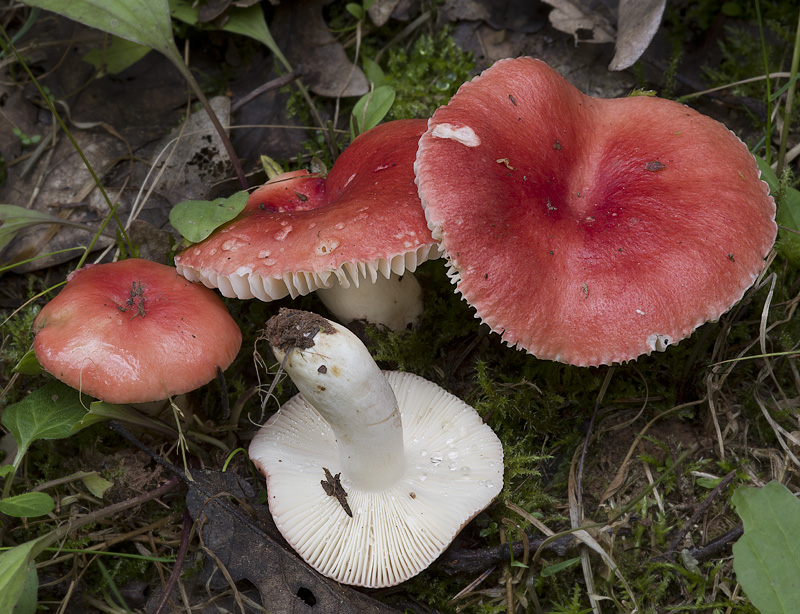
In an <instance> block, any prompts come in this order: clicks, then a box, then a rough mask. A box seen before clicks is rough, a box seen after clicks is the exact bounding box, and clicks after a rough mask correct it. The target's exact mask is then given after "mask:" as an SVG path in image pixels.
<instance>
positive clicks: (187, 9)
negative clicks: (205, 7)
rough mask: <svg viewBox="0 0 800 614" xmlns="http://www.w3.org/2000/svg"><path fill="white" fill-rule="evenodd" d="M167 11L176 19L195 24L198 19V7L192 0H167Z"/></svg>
mask: <svg viewBox="0 0 800 614" xmlns="http://www.w3.org/2000/svg"><path fill="white" fill-rule="evenodd" d="M169 12H170V14H171V15H172V17H174V18H175V19H177V20H178V21H182V22H183V23H188V24H189V25H190V26H196V25H197V23H198V22H199V21H200V7H199V6H194V3H193V2H192V0H169Z"/></svg>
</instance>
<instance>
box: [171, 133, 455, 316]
mask: <svg viewBox="0 0 800 614" xmlns="http://www.w3.org/2000/svg"><path fill="white" fill-rule="evenodd" d="M425 129H426V122H425V120H399V121H394V122H388V123H385V124H381V125H379V126H377V127H375V128H373V129H372V130H369V131H367V132H365V133H363V134H362V135H360V136H359V137H358V138H356V139H355V140H354V141H353V143H352V144H351V145H350V146H349V147H348V148H347V149H346V150H345V151H344V152H343V153H342V154H341V156H339V158H338V159H337V160H336V162H335V163H334V165H333V167H332V168H331V170H330V173H329V174H328V176H327V178H324V177H320V176H318V175H315V174H312V173H308V172H306V171H295V172H291V173H284V174H282V175H279V176H278V177H276V178H275V179H273V180H271V181H269V182H268V183H266V184H265V185H263V186H261V187H260V188H258V189H257V190H255V191H254V192H253V193H252V194H251V195H250V197H249V199H248V201H247V205H246V206H245V209H244V211H242V213H241V214H239V216H237V217H236V219H234V220H233V221H231V222H229V223H228V224H225V225H223V226H222V227H220V228H218V229H217V230H216V231H214V233H213V234H212V235H211V236H209V237H208V238H207V239H205V240H204V241H202V242H200V243H197V244H195V245H192V246H191V247H189V248H187V249H186V250H184V251H183V252H181V253H180V254H178V256H176V258H175V263H176V265H177V268H178V271H179V272H180V273H181V274H182V275H185V276H186V277H187V279H190V280H198V281H202V282H203V283H204V284H206V285H207V286H209V287H212V288H219V289H220V291H221V292H222V294H223V295H225V296H229V297H238V298H242V299H247V298H254V297H255V298H258V299H261V300H262V301H271V300H275V299H279V298H283V297H284V296H287V295H288V296H291V297H292V298H295V297H297V296H300V295H305V294H308V293H309V292H313V291H317V293H318V296H319V297H320V298H321V299H322V301H323V302H324V303H325V304H326V306H327V307H328V308H329V310H330V311H331V312H332V313H333V314H334V315H335V316H336V317H337V318H339V319H340V320H341V321H342V322H344V323H347V322H349V321H351V320H354V319H365V320H368V321H370V322H374V323H379V324H383V325H385V326H387V327H388V328H391V329H393V330H401V329H404V328H406V326H407V325H409V324H413V323H415V322H416V320H417V318H418V317H419V315H420V313H421V310H422V301H421V290H420V288H419V284H418V283H417V282H416V280H415V279H414V277H413V275H412V274H411V273H413V271H414V270H415V269H416V267H417V266H418V265H419V264H421V263H422V262H424V261H425V260H427V259H429V258H432V257H433V258H437V257H438V256H439V252H438V246H437V244H436V242H435V241H434V240H433V238H432V237H431V233H430V231H429V230H428V227H427V224H426V222H425V216H424V214H423V212H422V207H421V206H420V202H419V197H418V195H417V188H416V185H415V183H414V168H413V165H414V156H415V155H416V151H417V142H418V140H419V137H420V136H421V135H422V133H423V132H425Z"/></svg>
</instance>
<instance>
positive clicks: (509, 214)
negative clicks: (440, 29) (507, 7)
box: [415, 58, 777, 366]
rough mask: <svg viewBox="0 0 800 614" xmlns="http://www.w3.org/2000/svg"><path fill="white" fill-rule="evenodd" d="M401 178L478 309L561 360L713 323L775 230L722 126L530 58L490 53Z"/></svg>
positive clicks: (762, 191) (627, 350)
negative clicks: (406, 177) (599, 90)
mask: <svg viewBox="0 0 800 614" xmlns="http://www.w3.org/2000/svg"><path fill="white" fill-rule="evenodd" d="M415 171H416V177H417V183H418V186H419V194H420V197H421V200H422V205H423V207H424V209H425V215H426V217H427V220H428V224H429V226H430V228H431V229H432V231H433V236H434V238H436V239H438V240H441V243H442V248H443V249H444V251H445V253H446V257H447V261H448V266H449V275H450V277H451V279H452V281H453V282H454V283H455V284H456V290H457V291H458V292H460V293H461V294H462V296H463V298H464V299H465V300H466V301H467V302H468V303H469V304H470V305H472V306H473V307H474V308H475V311H476V317H478V318H480V319H481V320H482V321H483V322H485V323H486V324H487V325H488V326H489V327H490V328H491V330H492V331H494V332H497V333H499V334H500V335H502V338H503V340H504V341H505V342H507V343H508V344H509V345H512V346H516V347H519V348H524V349H526V350H528V351H529V352H530V353H532V354H534V355H536V356H538V357H540V358H545V359H550V360H557V361H561V362H565V363H570V364H574V365H583V366H589V365H601V364H611V363H615V362H624V361H628V360H633V359H635V358H636V357H638V356H640V355H642V354H649V353H650V352H652V351H653V350H663V349H665V348H666V347H667V346H669V345H671V344H674V343H677V342H678V341H680V340H681V339H683V338H684V337H687V336H688V335H690V334H691V333H692V331H694V329H696V328H697V327H698V326H700V325H701V324H703V323H704V322H707V321H711V320H716V319H718V318H719V317H720V316H721V315H722V314H723V313H724V312H725V311H727V310H728V309H729V308H730V307H731V306H732V305H733V304H734V303H736V302H737V301H738V300H739V299H741V298H742V296H743V294H744V292H745V291H746V290H747V288H749V287H750V286H751V285H752V284H753V282H754V281H755V279H756V278H757V276H758V275H759V273H760V272H761V271H762V270H763V268H764V266H765V258H766V256H767V255H768V254H769V251H770V249H771V247H772V245H773V243H774V241H775V235H776V231H777V227H776V224H775V203H774V201H773V199H772V197H770V196H769V193H768V187H767V184H766V183H765V182H763V181H761V180H760V178H759V177H760V173H759V171H758V168H757V166H756V162H755V159H754V158H753V156H752V155H751V154H750V152H749V151H748V150H747V147H746V146H745V145H744V144H743V143H742V142H741V141H740V140H739V139H738V138H737V137H736V136H735V135H734V134H733V133H732V132H731V131H730V130H728V128H726V127H725V126H723V125H722V124H720V123H719V122H717V121H715V120H713V119H711V118H709V117H706V116H704V115H701V114H700V113H698V112H696V111H694V110H692V109H690V108H688V107H686V106H684V105H681V104H678V103H676V102H672V101H669V100H663V99H659V98H655V97H649V96H634V97H628V98H622V99H598V98H592V97H589V96H586V95H584V94H583V93H581V92H580V91H579V90H577V89H576V88H575V87H573V86H572V85H571V84H570V83H569V82H567V81H566V79H564V78H563V77H561V76H560V75H559V74H558V73H556V72H555V71H554V70H552V69H551V68H549V67H548V66H547V65H546V64H545V63H544V62H541V61H538V60H534V59H531V58H518V59H507V60H500V61H498V62H496V63H495V64H494V65H493V66H492V67H491V68H488V69H487V70H485V71H484V72H483V73H482V74H481V75H480V76H478V77H476V78H475V79H474V80H473V81H471V82H470V83H466V84H464V85H463V86H462V87H461V88H460V89H459V91H458V93H457V94H456V95H455V96H454V97H453V98H452V100H451V101H450V103H449V104H448V105H446V106H444V107H440V108H439V109H438V110H437V111H436V112H435V113H434V115H433V117H432V118H431V119H430V121H429V123H428V131H427V132H426V133H425V134H424V135H423V137H422V138H421V139H420V145H419V151H418V154H417V160H416V164H415Z"/></svg>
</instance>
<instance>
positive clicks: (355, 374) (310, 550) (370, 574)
mask: <svg viewBox="0 0 800 614" xmlns="http://www.w3.org/2000/svg"><path fill="white" fill-rule="evenodd" d="M267 337H268V340H269V342H270V344H271V346H272V348H273V352H274V353H275V356H276V357H277V358H278V360H280V361H282V362H283V364H284V365H285V368H286V371H287V372H288V373H289V375H290V376H291V378H292V381H293V382H294V383H295V385H296V386H297V388H298V390H299V391H300V394H298V395H296V396H295V397H293V398H292V399H290V400H289V401H288V402H287V403H286V404H284V405H283V406H282V407H281V408H280V410H278V412H276V413H275V414H274V415H273V416H272V417H271V418H270V419H269V420H268V421H267V423H266V424H265V425H264V426H263V427H262V428H261V429H260V430H259V432H258V433H257V435H256V436H255V437H254V438H253V440H252V443H251V444H250V458H251V459H252V461H253V462H254V463H255V464H256V466H257V467H258V468H259V469H260V470H261V471H262V472H263V473H264V475H265V476H266V481H267V495H268V502H269V507H270V511H271V512H272V516H273V518H274V519H275V524H276V525H277V526H278V529H279V530H280V531H281V533H282V534H283V536H284V537H285V538H286V541H287V542H289V544H290V545H291V546H292V547H293V548H294V549H295V550H296V551H297V552H298V554H300V556H301V557H302V558H303V559H304V560H305V561H306V562H308V563H309V564H310V565H311V566H312V567H313V568H315V569H316V570H317V571H319V572H320V573H322V574H324V575H326V576H328V577H330V578H333V579H335V580H336V581H338V582H342V583H345V584H355V585H359V586H366V587H372V588H377V587H383V586H392V585H395V584H398V583H400V582H403V581H404V580H407V579H408V578H411V577H412V576H414V575H416V574H418V573H419V572H420V571H422V570H423V569H425V568H426V567H427V566H428V565H430V563H431V562H433V560H434V559H435V558H436V557H437V556H439V554H440V553H441V552H442V551H443V550H444V549H445V548H446V547H447V546H448V545H449V544H450V542H451V541H452V540H453V538H454V537H455V536H456V534H457V533H458V532H459V531H460V530H461V529H462V528H463V527H464V525H465V524H466V523H467V522H469V520H470V519H471V518H473V517H474V516H475V515H476V514H477V513H478V512H480V511H481V510H483V509H484V508H485V507H486V506H487V505H489V503H490V502H491V501H492V500H493V499H494V497H495V496H496V495H497V493H498V492H500V489H501V487H502V483H503V449H502V446H501V445H500V441H499V440H498V439H497V436H496V435H495V434H494V433H493V432H492V430H491V429H490V428H489V427H488V426H487V425H486V424H484V423H483V421H482V420H481V418H480V416H479V415H478V414H477V412H475V410H474V409H472V408H471V407H470V406H468V405H467V404H465V403H464V402H463V401H461V400H460V399H458V398H456V397H454V396H453V395H451V394H449V393H447V392H446V391H444V390H443V389H441V388H440V387H438V386H436V385H435V384H433V383H431V382H428V381H427V380H424V379H422V378H421V377H418V376H415V375H412V374H409V373H401V372H381V370H380V369H379V368H378V366H377V365H376V364H375V361H374V360H372V357H371V356H370V354H369V352H368V351H367V349H366V348H365V347H364V345H363V344H362V343H361V342H360V341H359V340H358V338H357V337H356V336H355V335H353V334H352V333H351V332H350V331H348V330H347V329H346V328H344V327H343V326H340V325H339V324H335V323H333V322H330V321H329V320H326V319H325V318H322V317H321V316H317V315H315V314H312V313H308V312H303V311H295V310H287V309H282V310H281V311H280V313H279V314H278V315H277V316H274V317H273V318H272V319H270V320H269V322H268V323H267Z"/></svg>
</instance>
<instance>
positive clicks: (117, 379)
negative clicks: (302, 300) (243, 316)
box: [33, 258, 242, 403]
mask: <svg viewBox="0 0 800 614" xmlns="http://www.w3.org/2000/svg"><path fill="white" fill-rule="evenodd" d="M33 330H34V332H35V333H36V336H35V338H34V341H33V349H34V352H35V354H36V358H37V359H38V361H39V363H40V364H41V365H42V367H43V368H44V370H45V371H47V372H48V373H50V374H51V375H53V376H54V377H56V378H57V379H59V380H61V381H62V382H64V383H66V384H68V385H69V386H72V387H73V388H76V389H78V390H80V391H81V392H83V393H85V394H87V395H89V396H92V397H94V398H96V399H100V400H103V401H108V402H109V403H147V402H151V401H158V400H162V399H166V398H167V397H171V396H175V395H179V394H183V393H185V392H189V391H190V390H194V389H195V388H199V387H200V386H202V385H204V384H206V383H208V382H209V381H211V380H212V379H213V378H214V377H215V375H216V372H217V367H219V368H220V369H225V368H226V367H228V365H230V363H231V362H232V361H233V359H234V358H235V357H236V354H237V353H238V351H239V348H240V346H241V343H242V335H241V332H240V330H239V327H238V326H237V324H236V322H235V321H234V319H233V318H232V317H231V316H230V314H229V313H228V310H227V309H226V307H225V305H224V304H223V302H222V300H221V299H220V298H219V297H218V296H217V295H216V294H215V293H214V292H212V291H211V290H209V289H208V288H205V287H203V286H202V285H199V284H194V283H191V282H189V281H187V280H186V279H184V278H183V277H181V276H180V275H178V274H177V273H176V271H175V269H174V268H172V267H168V266H165V265H162V264H158V263H156V262H151V261H149V260H140V259H136V258H131V259H128V260H123V261H120V262H113V263H109V264H98V265H87V266H84V267H82V268H80V269H78V270H76V271H73V272H72V273H70V274H69V276H68V277H67V284H66V285H65V286H64V288H63V289H62V290H61V292H60V293H59V294H58V296H56V297H55V298H54V299H53V300H51V301H50V302H49V303H47V305H45V306H44V307H43V308H42V311H41V312H39V315H38V316H36V320H35V321H34V325H33Z"/></svg>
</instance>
